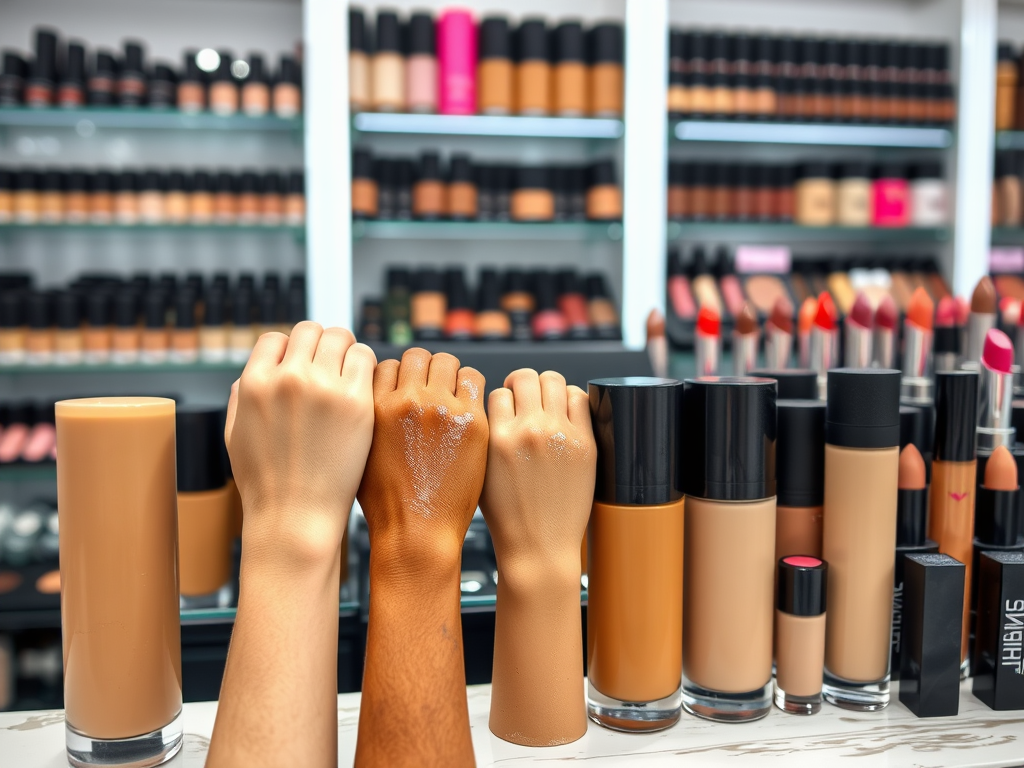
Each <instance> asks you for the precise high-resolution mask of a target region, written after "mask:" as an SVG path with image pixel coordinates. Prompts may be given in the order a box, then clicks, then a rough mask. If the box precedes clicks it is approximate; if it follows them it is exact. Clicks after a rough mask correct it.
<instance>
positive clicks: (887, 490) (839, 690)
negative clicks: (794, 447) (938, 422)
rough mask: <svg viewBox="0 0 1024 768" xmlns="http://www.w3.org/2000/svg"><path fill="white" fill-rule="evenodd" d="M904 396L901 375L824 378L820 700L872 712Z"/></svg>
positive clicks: (845, 371)
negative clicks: (824, 606) (824, 598)
mask: <svg viewBox="0 0 1024 768" xmlns="http://www.w3.org/2000/svg"><path fill="white" fill-rule="evenodd" d="M899 398H900V372H899V371H896V370H890V369H885V368H870V369H854V368H835V369H833V370H831V371H829V372H828V382H827V395H826V413H825V525H824V531H823V535H822V554H823V555H824V560H825V561H826V562H828V565H829V578H828V626H827V627H826V630H825V686H824V694H825V699H826V700H827V701H829V702H830V703H832V704H835V705H836V706H839V707H842V708H843V709H852V710H858V711H874V710H878V709H881V708H883V707H885V706H886V705H887V704H888V703H889V647H890V642H891V639H892V585H893V578H894V557H893V552H894V551H895V548H896V498H897V495H898V491H897V482H898V475H899V444H900V413H899Z"/></svg>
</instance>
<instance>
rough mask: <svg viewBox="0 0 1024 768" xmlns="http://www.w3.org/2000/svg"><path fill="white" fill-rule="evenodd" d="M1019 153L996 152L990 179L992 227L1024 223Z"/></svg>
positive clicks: (1023, 183)
mask: <svg viewBox="0 0 1024 768" xmlns="http://www.w3.org/2000/svg"><path fill="white" fill-rule="evenodd" d="M1021 160H1022V155H1021V153H1019V152H997V153H996V160H995V166H994V168H993V179H992V226H993V227H1019V226H1021V224H1022V223H1024V186H1022V185H1024V179H1022V170H1024V168H1022V166H1021Z"/></svg>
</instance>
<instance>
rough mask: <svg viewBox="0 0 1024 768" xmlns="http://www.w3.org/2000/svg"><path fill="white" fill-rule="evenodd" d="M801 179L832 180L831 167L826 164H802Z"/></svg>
mask: <svg viewBox="0 0 1024 768" xmlns="http://www.w3.org/2000/svg"><path fill="white" fill-rule="evenodd" d="M800 178H801V179H830V178H832V166H830V165H829V164H828V163H820V162H813V163H804V164H803V165H801V166H800Z"/></svg>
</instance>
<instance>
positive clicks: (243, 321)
mask: <svg viewBox="0 0 1024 768" xmlns="http://www.w3.org/2000/svg"><path fill="white" fill-rule="evenodd" d="M252 310H253V308H252V291H251V290H244V289H241V288H239V289H238V290H236V291H235V295H234V296H233V297H232V301H231V315H232V319H233V321H234V322H233V324H232V326H231V332H230V334H229V337H228V345H229V346H228V360H230V361H231V362H232V363H238V364H244V363H245V362H246V361H248V359H249V355H250V354H251V353H252V348H253V347H254V346H256V328H255V327H254V326H253V322H252V321H253V317H252V314H253V312H252Z"/></svg>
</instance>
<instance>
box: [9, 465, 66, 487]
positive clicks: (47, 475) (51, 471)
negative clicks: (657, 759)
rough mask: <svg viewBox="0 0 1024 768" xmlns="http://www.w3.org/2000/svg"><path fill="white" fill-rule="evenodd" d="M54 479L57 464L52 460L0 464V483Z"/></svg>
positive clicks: (38, 481) (36, 481)
mask: <svg viewBox="0 0 1024 768" xmlns="http://www.w3.org/2000/svg"><path fill="white" fill-rule="evenodd" d="M56 479H57V465H56V464H55V463H54V462H52V461H45V462H42V463H40V464H3V465H0V483H41V482H46V481H49V480H56Z"/></svg>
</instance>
